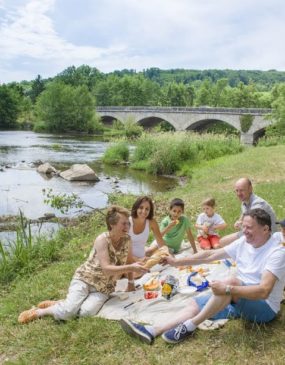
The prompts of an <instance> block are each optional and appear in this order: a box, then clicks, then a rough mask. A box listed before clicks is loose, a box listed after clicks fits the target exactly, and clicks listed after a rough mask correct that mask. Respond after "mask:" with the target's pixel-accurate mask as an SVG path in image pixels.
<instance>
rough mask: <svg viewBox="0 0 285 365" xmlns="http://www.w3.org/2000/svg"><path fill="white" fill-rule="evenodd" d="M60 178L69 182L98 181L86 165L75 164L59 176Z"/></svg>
mask: <svg viewBox="0 0 285 365" xmlns="http://www.w3.org/2000/svg"><path fill="white" fill-rule="evenodd" d="M59 175H60V176H61V177H62V178H64V179H65V180H69V181H99V178H98V176H97V175H96V174H95V172H94V171H93V170H92V169H91V167H89V166H88V165H86V164H75V165H72V166H71V167H70V169H68V170H65V171H62V172H61V173H60V174H59Z"/></svg>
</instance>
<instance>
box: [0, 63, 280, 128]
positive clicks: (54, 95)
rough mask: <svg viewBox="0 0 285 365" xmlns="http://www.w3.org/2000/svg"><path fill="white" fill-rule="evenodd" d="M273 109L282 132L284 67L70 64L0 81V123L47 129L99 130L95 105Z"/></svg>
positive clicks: (99, 124) (9, 126)
mask: <svg viewBox="0 0 285 365" xmlns="http://www.w3.org/2000/svg"><path fill="white" fill-rule="evenodd" d="M111 105H112V106H181V107H183V106H212V107H232V108H273V116H274V120H275V121H276V122H277V127H276V128H273V127H272V128H271V129H270V133H271V134H272V133H273V134H274V133H280V132H282V131H283V132H282V133H284V134H285V127H284V126H285V113H284V111H285V72H281V71H275V70H270V71H250V70H203V71H199V70H184V69H173V70H160V69H159V68H150V69H147V70H144V71H142V72H136V71H135V70H122V71H114V72H111V73H106V74H105V73H102V72H100V71H99V70H98V69H97V68H94V67H90V66H88V65H82V66H79V67H75V66H71V67H68V68H67V69H65V70H64V71H62V72H61V73H59V74H58V75H56V76H55V77H53V78H48V79H43V78H42V77H41V76H40V75H38V76H37V77H36V79H34V80H31V81H22V82H12V83H9V84H3V85H0V128H1V129H13V128H20V127H22V128H34V130H38V131H43V130H45V131H51V132H88V133H94V132H96V131H99V130H102V128H103V127H102V124H101V123H100V118H99V117H98V116H97V115H96V106H111Z"/></svg>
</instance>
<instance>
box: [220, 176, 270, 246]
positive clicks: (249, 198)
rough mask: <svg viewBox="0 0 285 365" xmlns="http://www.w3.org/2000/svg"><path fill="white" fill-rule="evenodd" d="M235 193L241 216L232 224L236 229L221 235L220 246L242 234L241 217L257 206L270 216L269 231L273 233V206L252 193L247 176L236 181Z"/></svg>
mask: <svg viewBox="0 0 285 365" xmlns="http://www.w3.org/2000/svg"><path fill="white" fill-rule="evenodd" d="M235 193H236V196H237V198H238V199H239V200H240V201H241V216H240V217H239V219H238V220H237V221H236V222H235V224H234V228H235V229H236V230H238V231H237V232H235V233H231V234H228V235H226V236H224V237H222V238H221V239H220V246H221V247H224V246H226V245H228V244H229V243H232V242H233V241H234V240H236V239H238V238H239V237H241V236H242V230H241V228H242V217H243V215H244V214H245V213H247V212H249V211H250V210H251V209H257V208H259V209H263V210H265V211H266V212H267V213H268V214H269V215H270V218H271V232H272V233H274V232H275V231H276V216H275V212H274V210H273V208H272V207H271V205H270V204H269V203H268V202H267V201H266V200H264V199H262V198H260V197H259V196H257V195H255V194H254V192H253V187H252V182H251V181H250V180H249V179H248V178H247V177H242V178H240V179H238V180H237V181H236V183H235Z"/></svg>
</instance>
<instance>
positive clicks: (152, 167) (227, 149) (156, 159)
mask: <svg viewBox="0 0 285 365" xmlns="http://www.w3.org/2000/svg"><path fill="white" fill-rule="evenodd" d="M242 150H243V146H242V145H241V144H240V142H239V139H238V138H237V137H235V136H232V137H226V136H224V135H214V134H203V135H199V134H196V133H190V132H175V133H171V132H169V133H161V134H143V135H142V136H141V137H140V138H139V139H138V141H137V147H136V150H135V152H134V155H133V158H132V165H131V166H132V168H141V169H142V168H144V167H145V169H146V171H147V172H150V173H153V174H174V173H176V172H177V171H179V170H180V169H181V168H183V170H184V171H186V170H187V169H185V162H186V161H187V163H189V165H192V166H193V165H194V164H196V163H198V162H199V161H202V160H211V159H215V158H217V157H221V156H224V155H228V154H235V153H238V152H241V151H242ZM189 171H190V170H189Z"/></svg>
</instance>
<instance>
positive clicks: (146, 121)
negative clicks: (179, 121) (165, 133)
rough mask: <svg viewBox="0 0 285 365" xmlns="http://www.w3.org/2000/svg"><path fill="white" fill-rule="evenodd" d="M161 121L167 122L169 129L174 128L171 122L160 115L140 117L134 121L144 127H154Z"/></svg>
mask: <svg viewBox="0 0 285 365" xmlns="http://www.w3.org/2000/svg"><path fill="white" fill-rule="evenodd" d="M162 122H165V123H166V124H168V126H169V129H170V130H175V127H174V125H173V124H171V123H170V122H169V121H167V120H165V119H163V118H162V117H146V118H142V119H139V120H137V121H136V123H137V124H139V125H140V126H142V127H143V128H145V129H151V128H153V127H156V126H157V125H159V124H161V123H162Z"/></svg>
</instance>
